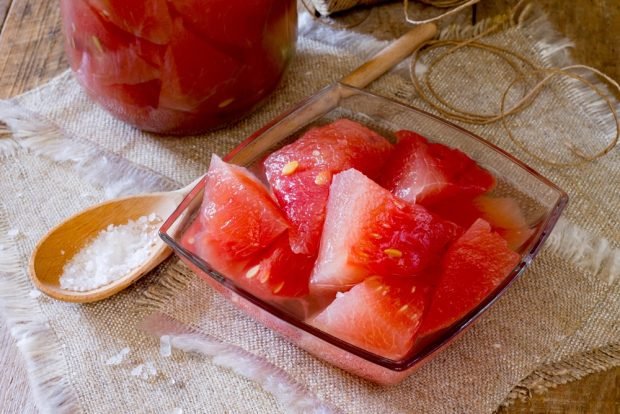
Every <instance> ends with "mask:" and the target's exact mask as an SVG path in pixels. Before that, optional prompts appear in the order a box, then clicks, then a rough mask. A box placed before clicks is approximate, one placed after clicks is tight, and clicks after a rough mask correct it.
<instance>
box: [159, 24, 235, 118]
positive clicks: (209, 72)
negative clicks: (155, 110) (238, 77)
mask: <svg viewBox="0 0 620 414" xmlns="http://www.w3.org/2000/svg"><path fill="white" fill-rule="evenodd" d="M205 59H208V61H205ZM213 62H217V64H213ZM239 70H240V65H239V62H238V61H237V60H235V59H233V58H232V57H231V56H230V55H228V54H226V53H224V52H222V51H221V50H219V49H216V48H215V47H213V45H211V44H209V43H208V42H207V41H205V40H204V39H202V38H201V37H199V36H197V35H196V34H195V33H193V32H192V31H190V30H188V29H187V28H186V27H185V26H184V24H183V21H182V20H181V19H179V18H177V19H175V20H174V22H173V31H172V39H171V40H170V42H169V43H168V48H167V49H166V53H165V55H164V62H163V66H162V68H161V71H162V75H161V79H162V87H161V96H160V99H159V103H160V105H161V106H163V107H165V108H169V109H175V110H179V111H190V112H191V111H194V110H196V109H197V108H198V107H199V106H200V105H201V104H204V103H205V101H209V102H211V103H212V106H213V108H215V109H217V108H218V105H223V104H224V103H225V102H226V100H227V99H230V98H231V96H228V95H227V94H226V93H227V91H228V89H229V88H228V87H227V85H233V84H234V82H235V74H236V73H237V72H239Z"/></svg>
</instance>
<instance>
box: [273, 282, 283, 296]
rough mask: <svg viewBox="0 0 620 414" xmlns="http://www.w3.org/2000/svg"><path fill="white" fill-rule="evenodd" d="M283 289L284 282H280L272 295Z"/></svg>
mask: <svg viewBox="0 0 620 414" xmlns="http://www.w3.org/2000/svg"><path fill="white" fill-rule="evenodd" d="M283 287H284V282H280V283H279V284H278V286H276V287H275V289H273V293H274V295H275V294H277V293H278V292H279V291H281V290H282V288H283Z"/></svg>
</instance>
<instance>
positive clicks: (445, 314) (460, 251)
mask: <svg viewBox="0 0 620 414" xmlns="http://www.w3.org/2000/svg"><path fill="white" fill-rule="evenodd" d="M519 259H520V256H519V255H518V254H517V253H515V252H513V251H512V250H510V249H509V248H508V245H507V243H506V240H504V239H503V238H502V237H501V236H500V235H499V234H497V233H494V232H492V231H491V225H490V224H489V223H488V222H486V221H485V220H483V219H478V220H476V221H475V222H474V223H473V224H472V225H471V227H470V228H469V229H467V231H466V232H465V233H463V235H462V236H461V237H460V238H459V239H458V240H457V241H455V242H454V244H452V246H450V248H449V249H448V251H447V252H446V254H445V255H444V257H443V259H442V261H441V270H440V274H439V277H438V280H437V284H436V290H435V292H434V294H433V297H432V300H431V304H430V306H429V308H428V312H427V314H426V316H425V317H424V320H423V322H422V326H421V327H420V331H419V335H420V336H421V337H422V336H424V337H428V336H432V335H435V334H436V333H438V332H440V331H443V330H444V329H447V328H449V327H450V326H452V325H453V324H454V323H456V322H458V321H459V320H461V319H462V318H463V317H464V316H465V315H467V314H468V313H469V312H470V311H471V310H473V309H474V308H475V307H476V306H478V305H479V304H480V302H482V301H483V300H484V299H485V298H486V297H487V296H488V295H489V294H490V293H491V292H492V291H493V290H494V289H495V288H496V287H497V286H499V284H500V283H501V282H502V281H503V280H504V279H505V278H506V276H508V274H509V273H510V272H511V271H512V270H513V269H514V267H515V266H516V265H517V263H519Z"/></svg>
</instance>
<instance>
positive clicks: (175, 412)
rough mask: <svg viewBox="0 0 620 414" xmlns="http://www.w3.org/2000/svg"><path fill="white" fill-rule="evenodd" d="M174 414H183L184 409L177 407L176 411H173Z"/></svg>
mask: <svg viewBox="0 0 620 414" xmlns="http://www.w3.org/2000/svg"><path fill="white" fill-rule="evenodd" d="M172 414H183V409H182V408H179V407H177V408H175V409H174V410H172Z"/></svg>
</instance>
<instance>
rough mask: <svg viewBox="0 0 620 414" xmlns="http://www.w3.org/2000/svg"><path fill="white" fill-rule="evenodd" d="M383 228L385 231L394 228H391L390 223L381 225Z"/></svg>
mask: <svg viewBox="0 0 620 414" xmlns="http://www.w3.org/2000/svg"><path fill="white" fill-rule="evenodd" d="M381 227H383V228H384V229H389V228H390V227H392V226H390V224H389V223H381Z"/></svg>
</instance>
